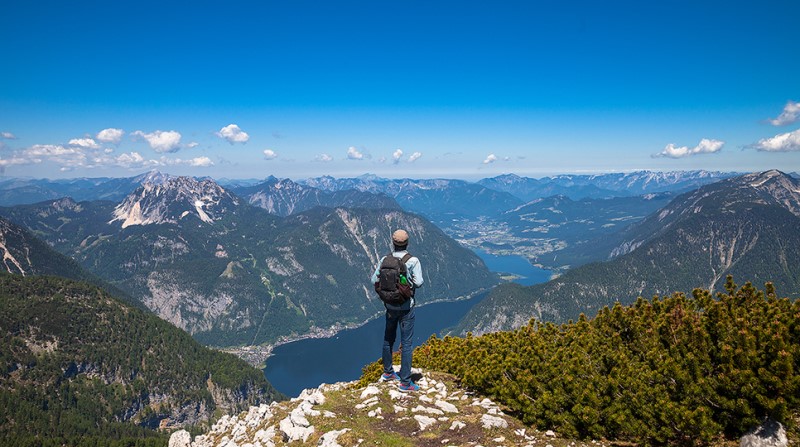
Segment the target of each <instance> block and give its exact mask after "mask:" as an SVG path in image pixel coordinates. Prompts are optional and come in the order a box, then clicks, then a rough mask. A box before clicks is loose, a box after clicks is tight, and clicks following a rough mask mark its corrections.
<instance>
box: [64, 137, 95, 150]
mask: <svg viewBox="0 0 800 447" xmlns="http://www.w3.org/2000/svg"><path fill="white" fill-rule="evenodd" d="M69 145H70V146H80V147H84V148H86V149H99V148H100V145H99V144H97V142H96V141H94V140H93V139H91V138H73V139H71V140H69Z"/></svg>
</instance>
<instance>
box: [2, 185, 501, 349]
mask: <svg viewBox="0 0 800 447" xmlns="http://www.w3.org/2000/svg"><path fill="white" fill-rule="evenodd" d="M370 197H373V196H370ZM378 200H379V203H384V200H385V198H384V199H380V198H379V199H378ZM0 215H4V216H6V217H7V218H8V219H9V220H11V221H13V222H15V223H16V224H18V225H20V226H24V227H26V228H28V229H29V230H30V231H31V232H32V233H33V234H34V235H36V236H37V237H41V238H42V239H44V240H45V241H47V243H49V244H50V245H52V246H53V248H55V249H56V250H57V251H59V252H60V253H62V254H65V255H67V256H69V257H71V258H73V259H75V260H77V261H78V263H80V265H81V266H83V267H84V268H86V269H87V270H89V271H90V272H92V273H93V274H95V275H97V276H99V277H100V278H102V279H103V280H106V281H108V282H109V283H111V284H112V285H114V286H116V287H119V288H120V289H122V290H124V291H126V292H127V293H128V294H129V295H130V296H131V297H133V300H134V301H135V302H138V303H141V304H144V305H145V306H146V307H147V308H148V309H151V310H152V311H153V312H154V313H156V315H158V316H160V317H162V318H163V319H165V320H167V321H169V322H171V323H173V324H175V325H176V326H178V327H180V328H182V329H184V330H186V331H188V332H189V333H191V334H193V335H194V336H195V337H196V338H197V339H198V340H200V341H202V342H203V343H206V344H210V345H214V346H233V345H260V344H263V343H271V342H275V341H277V340H279V339H280V338H282V337H298V336H301V335H304V334H309V333H326V331H330V330H335V329H337V328H341V327H345V326H350V325H357V324H360V323H362V322H364V321H365V320H367V319H369V318H371V317H373V316H375V315H377V314H378V313H379V312H380V311H381V309H382V308H383V307H382V305H381V303H380V301H379V300H378V299H377V296H376V294H375V293H374V291H372V290H371V287H370V285H369V284H368V281H369V277H370V275H371V273H372V269H373V268H374V266H375V265H376V264H377V262H378V260H379V259H380V257H381V256H382V255H384V254H386V253H387V252H389V250H390V248H391V243H390V240H389V235H390V233H391V232H392V231H393V230H394V229H395V228H400V227H402V228H406V229H407V231H408V232H409V234H410V235H411V246H410V250H411V251H412V253H414V254H415V255H416V256H418V257H419V258H420V259H421V260H422V262H423V266H424V271H425V276H426V280H427V283H426V286H425V287H424V289H422V290H421V294H420V295H419V301H420V302H422V303H424V302H430V301H438V300H452V299H457V298H459V297H464V296H468V295H471V294H473V293H475V292H476V291H479V290H484V289H487V288H489V287H491V286H492V285H494V284H495V283H496V281H497V279H496V277H495V275H494V274H492V273H490V272H489V271H488V269H487V268H486V266H485V265H484V264H483V262H482V261H481V260H480V259H479V258H478V257H477V256H476V255H474V254H473V253H472V252H470V251H469V250H467V249H466V248H463V247H461V246H460V245H459V244H458V243H457V242H455V241H453V240H452V239H450V238H449V237H447V236H446V235H445V234H444V233H443V232H442V231H441V230H439V229H438V228H437V227H435V226H434V225H433V224H431V223H430V222H428V221H427V220H425V219H424V218H422V217H420V216H417V215H414V214H410V213H407V212H405V211H402V210H398V209H393V208H389V209H385V208H377V207H376V208H323V207H316V208H312V209H310V210H307V211H304V212H301V213H296V214H292V215H290V216H286V217H282V216H277V215H274V214H270V213H269V212H267V211H266V210H264V209H261V208H259V207H255V206H251V205H249V204H248V203H246V202H245V201H244V200H243V199H241V198H239V197H238V196H236V195H235V194H233V193H231V192H229V191H227V190H226V189H224V188H222V187H221V186H220V185H218V184H217V183H215V182H214V181H212V180H210V179H202V180H198V179H193V178H188V177H170V178H166V179H161V181H159V182H156V183H148V182H146V183H144V184H143V185H141V186H140V187H138V188H137V189H136V190H134V191H133V192H132V193H130V194H129V195H128V196H127V197H125V198H124V199H123V200H121V201H120V202H118V203H115V202H113V201H85V202H75V201H74V200H71V199H59V200H55V201H49V202H42V203H38V204H33V205H19V206H15V207H8V208H1V209H0ZM448 259H460V262H458V263H451V262H446V260H448Z"/></svg>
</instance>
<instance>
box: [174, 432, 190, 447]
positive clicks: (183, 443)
mask: <svg viewBox="0 0 800 447" xmlns="http://www.w3.org/2000/svg"><path fill="white" fill-rule="evenodd" d="M191 444H192V435H190V434H189V432H188V431H186V430H178V431H176V432H175V433H173V434H172V436H170V437H169V447H189V446H190V445H191Z"/></svg>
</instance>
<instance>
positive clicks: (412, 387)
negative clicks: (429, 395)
mask: <svg viewBox="0 0 800 447" xmlns="http://www.w3.org/2000/svg"><path fill="white" fill-rule="evenodd" d="M397 389H399V390H400V391H402V392H404V393H409V392H411V391H419V385H417V384H416V383H414V382H411V381H409V382H408V384H405V383H401V384H400V385H398V386H397Z"/></svg>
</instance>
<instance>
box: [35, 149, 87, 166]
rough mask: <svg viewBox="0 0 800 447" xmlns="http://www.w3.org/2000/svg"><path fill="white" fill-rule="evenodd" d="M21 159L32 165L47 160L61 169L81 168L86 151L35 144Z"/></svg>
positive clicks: (84, 162) (84, 160)
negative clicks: (28, 161)
mask: <svg viewBox="0 0 800 447" xmlns="http://www.w3.org/2000/svg"><path fill="white" fill-rule="evenodd" d="M22 157H23V158H26V159H28V160H30V161H31V162H32V163H40V162H41V161H42V160H49V161H52V162H54V163H57V164H59V165H61V169H62V170H65V168H66V169H70V168H77V167H81V166H83V165H85V164H86V159H87V155H86V151H85V150H84V148H82V147H66V146H62V145H60V144H36V145H33V146H31V147H29V148H27V149H25V150H24V151H22Z"/></svg>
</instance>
